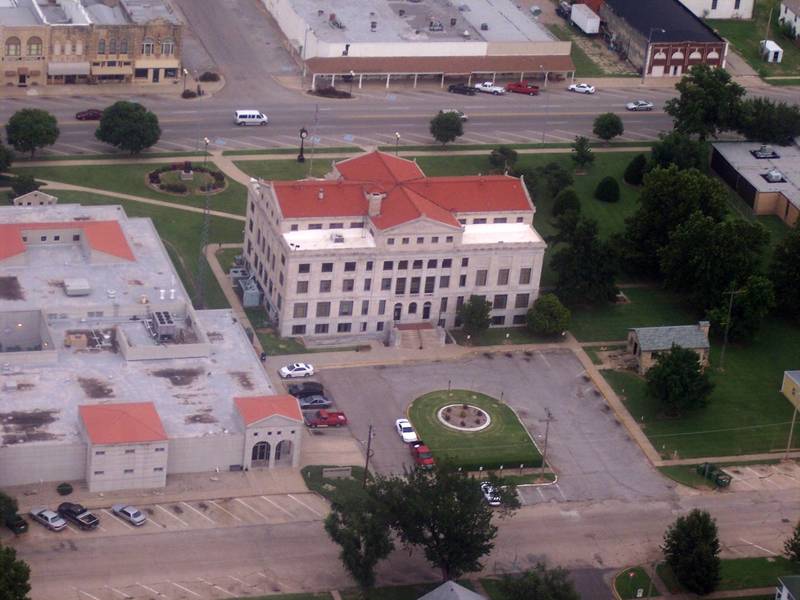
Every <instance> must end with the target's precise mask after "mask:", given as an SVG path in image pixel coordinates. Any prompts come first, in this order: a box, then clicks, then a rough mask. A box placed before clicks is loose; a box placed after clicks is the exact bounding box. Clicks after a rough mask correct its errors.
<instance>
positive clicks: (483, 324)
mask: <svg viewBox="0 0 800 600" xmlns="http://www.w3.org/2000/svg"><path fill="white" fill-rule="evenodd" d="M491 310H492V303H491V302H489V301H488V300H486V299H485V298H483V297H482V296H474V295H473V296H470V297H469V300H467V301H466V302H465V303H464V304H462V305H461V307H460V308H459V309H458V318H459V319H461V322H462V324H463V327H464V332H465V333H467V334H469V335H471V336H474V335H480V334H481V333H483V332H484V331H486V330H487V329H489V325H490V324H491V322H492V318H491V317H490V316H489V313H490V312H491Z"/></svg>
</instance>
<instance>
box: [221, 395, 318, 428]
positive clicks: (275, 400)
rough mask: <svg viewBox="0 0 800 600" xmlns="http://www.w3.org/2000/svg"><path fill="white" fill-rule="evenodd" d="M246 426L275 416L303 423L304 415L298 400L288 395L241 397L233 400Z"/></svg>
mask: <svg viewBox="0 0 800 600" xmlns="http://www.w3.org/2000/svg"><path fill="white" fill-rule="evenodd" d="M233 401H234V403H235V404H236V408H237V409H238V411H239V414H240V415H242V419H244V424H245V425H250V424H251V423H255V422H257V421H260V420H261V419H266V418H267V417H271V416H273V415H280V416H282V417H286V418H288V419H294V420H295V421H299V422H301V423H302V422H303V413H302V412H301V411H300V403H299V402H297V398H295V397H294V396H289V395H288V394H281V395H277V396H240V397H238V398H234V399H233Z"/></svg>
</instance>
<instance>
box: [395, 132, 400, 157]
mask: <svg viewBox="0 0 800 600" xmlns="http://www.w3.org/2000/svg"><path fill="white" fill-rule="evenodd" d="M399 153H400V132H399V131H395V132H394V155H395V156H397V155H398V154H399Z"/></svg>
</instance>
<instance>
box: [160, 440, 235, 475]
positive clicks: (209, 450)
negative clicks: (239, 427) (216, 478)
mask: <svg viewBox="0 0 800 600" xmlns="http://www.w3.org/2000/svg"><path fill="white" fill-rule="evenodd" d="M243 443H244V434H242V433H238V432H236V433H227V434H224V435H208V436H204V437H192V438H176V439H171V440H170V441H169V462H168V463H167V472H168V473H169V474H171V475H175V474H176V473H202V472H205V471H215V470H216V469H219V470H220V471H228V470H229V469H230V467H231V466H232V465H239V466H242V456H243V454H242V445H243Z"/></svg>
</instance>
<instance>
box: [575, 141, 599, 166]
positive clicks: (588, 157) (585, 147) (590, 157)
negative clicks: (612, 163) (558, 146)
mask: <svg viewBox="0 0 800 600" xmlns="http://www.w3.org/2000/svg"><path fill="white" fill-rule="evenodd" d="M572 160H574V161H575V165H576V166H577V167H578V168H580V169H583V168H584V167H588V166H589V165H591V164H592V163H593V162H594V154H592V147H591V145H590V144H589V138H587V137H584V136H582V135H579V136H576V137H575V141H574V142H573V143H572Z"/></svg>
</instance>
